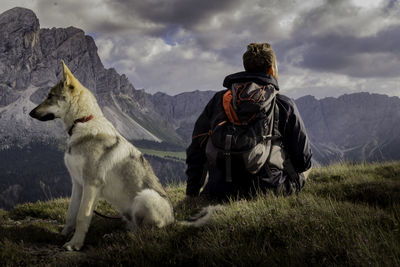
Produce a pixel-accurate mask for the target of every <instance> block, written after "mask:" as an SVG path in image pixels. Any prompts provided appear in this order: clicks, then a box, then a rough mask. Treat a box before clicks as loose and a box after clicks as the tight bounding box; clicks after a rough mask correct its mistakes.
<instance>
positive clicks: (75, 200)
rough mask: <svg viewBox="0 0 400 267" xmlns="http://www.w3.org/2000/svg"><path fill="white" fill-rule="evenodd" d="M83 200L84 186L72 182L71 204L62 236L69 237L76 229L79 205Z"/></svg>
mask: <svg viewBox="0 0 400 267" xmlns="http://www.w3.org/2000/svg"><path fill="white" fill-rule="evenodd" d="M81 200H82V186H81V185H79V184H77V183H76V182H74V181H72V194H71V202H70V203H69V206H68V211H67V216H66V220H65V226H64V229H63V230H62V232H61V234H62V235H63V236H68V235H69V234H70V233H71V232H72V231H73V230H74V229H75V224H76V216H77V215H78V211H79V205H80V204H81Z"/></svg>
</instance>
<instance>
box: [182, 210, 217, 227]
mask: <svg viewBox="0 0 400 267" xmlns="http://www.w3.org/2000/svg"><path fill="white" fill-rule="evenodd" d="M221 209H222V206H221V205H211V206H207V207H204V208H203V209H201V211H199V212H198V213H197V214H195V215H194V216H192V217H190V218H189V219H187V220H184V221H177V223H178V224H181V225H185V226H191V227H201V226H204V225H206V224H207V223H208V222H209V221H210V219H211V215H212V214H213V213H214V212H215V211H218V210H221Z"/></svg>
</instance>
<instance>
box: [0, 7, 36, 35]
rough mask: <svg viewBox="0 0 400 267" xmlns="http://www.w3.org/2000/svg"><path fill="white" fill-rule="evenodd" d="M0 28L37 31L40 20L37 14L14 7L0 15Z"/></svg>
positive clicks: (10, 30) (11, 30)
mask: <svg viewBox="0 0 400 267" xmlns="http://www.w3.org/2000/svg"><path fill="white" fill-rule="evenodd" d="M0 27H1V28H3V29H4V27H6V28H7V29H9V31H8V32H10V33H11V32H13V31H15V30H24V31H26V30H28V31H36V30H37V29H39V19H38V18H37V17H36V14H35V13H34V12H33V11H32V10H30V9H27V8H23V7H14V8H12V9H9V10H7V11H5V12H3V13H1V14H0Z"/></svg>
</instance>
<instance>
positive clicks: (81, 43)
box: [0, 8, 180, 147]
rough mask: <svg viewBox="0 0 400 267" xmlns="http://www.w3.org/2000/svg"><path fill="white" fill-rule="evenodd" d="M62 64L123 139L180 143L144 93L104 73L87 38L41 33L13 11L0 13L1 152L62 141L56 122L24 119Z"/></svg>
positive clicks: (30, 18)
mask: <svg viewBox="0 0 400 267" xmlns="http://www.w3.org/2000/svg"><path fill="white" fill-rule="evenodd" d="M61 59H63V60H64V61H65V62H66V63H67V65H68V66H69V68H70V69H71V71H72V72H73V73H74V75H75V76H76V77H77V78H78V79H79V80H80V81H81V82H82V84H83V85H85V86H86V87H87V88H88V89H90V90H91V91H92V92H93V93H94V94H95V95H96V97H97V99H98V101H99V103H100V106H101V107H102V109H103V111H104V114H105V116H106V117H107V118H108V119H109V120H110V121H112V122H113V124H114V125H115V126H116V128H117V129H118V130H119V131H120V132H121V133H122V134H123V135H124V136H125V137H126V138H128V139H146V140H153V141H162V140H166V141H170V142H179V140H180V138H179V136H178V135H177V134H176V133H175V131H174V128H173V126H172V125H170V124H168V123H167V122H166V121H165V120H163V119H162V117H161V116H160V115H158V113H156V112H155V111H154V109H153V108H152V106H151V102H150V101H149V100H148V99H147V98H148V97H149V96H148V95H147V94H145V93H144V92H143V91H141V90H136V89H135V88H134V86H133V85H132V84H131V83H130V82H129V80H128V79H127V77H126V76H125V75H119V74H118V73H117V72H116V71H115V70H114V69H105V68H104V66H103V64H102V63H101V60H100V58H99V56H98V54H97V47H96V44H95V42H94V40H93V38H92V37H90V36H87V35H85V33H84V32H83V31H82V30H80V29H77V28H74V27H69V28H66V29H60V28H52V29H40V26H39V20H38V18H37V17H36V15H35V14H34V13H33V12H32V11H31V10H29V9H24V8H13V9H11V10H8V11H6V12H4V13H2V14H0V118H1V122H0V128H1V129H3V130H1V131H0V138H1V140H2V141H1V142H0V143H1V145H2V147H4V146H8V145H10V143H18V144H26V143H28V142H29V141H31V140H32V139H40V140H45V139H48V138H57V139H62V138H64V137H65V136H66V134H65V132H64V130H63V129H62V127H61V123H59V122H58V123H57V122H46V123H42V122H38V121H34V120H33V119H31V118H29V116H27V113H28V112H29V110H31V109H32V108H33V107H34V106H35V105H37V104H38V103H40V102H41V101H42V100H43V99H44V98H45V96H46V95H47V92H48V90H49V89H50V88H51V87H52V86H53V85H54V84H55V83H56V82H57V81H58V80H59V79H60V77H61V66H60V61H61ZM4 129H7V130H4Z"/></svg>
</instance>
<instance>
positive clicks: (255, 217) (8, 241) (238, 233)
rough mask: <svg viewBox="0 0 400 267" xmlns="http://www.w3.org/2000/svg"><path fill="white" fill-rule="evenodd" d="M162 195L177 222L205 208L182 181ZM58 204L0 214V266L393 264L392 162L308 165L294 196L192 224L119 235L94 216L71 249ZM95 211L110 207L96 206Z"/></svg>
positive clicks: (397, 183)
mask: <svg viewBox="0 0 400 267" xmlns="http://www.w3.org/2000/svg"><path fill="white" fill-rule="evenodd" d="M167 191H168V193H169V195H170V197H171V199H172V201H173V204H174V207H175V211H176V215H177V217H178V218H179V219H183V218H187V217H188V216H189V214H192V213H194V212H195V211H196V210H198V209H199V207H200V206H204V205H207V204H208V203H206V202H205V201H204V200H201V199H199V200H184V185H170V186H168V187H167ZM67 203H68V200H67V199H56V200H51V201H48V202H37V203H26V204H23V205H18V206H16V207H14V208H13V209H12V210H11V211H9V212H5V211H1V210H0V245H1V247H2V250H0V262H1V263H2V265H3V266H7V265H15V266H16V265H50V266H60V265H61V266H73V265H96V266H109V265H135V266H160V265H163V266H172V265H174V266H188V265H190V266H198V265H201V266H225V265H236V266H270V265H272V266H293V265H312V266H321V265H324V266H332V265H336V266H366V265H373V266H399V265H400V162H392V163H380V164H372V165H368V164H360V165H339V164H336V165H331V166H328V167H325V168H317V169H315V170H314V171H313V172H312V174H311V176H310V180H309V182H308V184H307V186H306V187H305V190H304V191H303V192H301V193H300V194H299V195H298V196H290V197H280V196H279V197H276V196H273V195H262V194H259V195H257V196H255V197H254V198H253V199H248V200H245V199H242V200H238V201H230V202H227V203H224V204H223V205H222V206H223V208H222V210H221V211H219V212H218V213H216V214H214V216H213V217H212V220H211V222H210V224H209V225H207V226H204V227H202V228H199V229H193V228H187V227H183V226H180V225H177V224H173V225H171V226H169V227H167V228H164V229H141V230H138V231H136V232H127V231H126V230H124V227H123V223H122V222H120V221H113V220H105V219H103V218H99V217H94V219H93V221H92V224H91V228H90V230H89V233H88V235H87V241H86V246H85V247H84V248H83V251H81V252H65V251H63V250H62V249H61V248H60V247H61V246H62V244H63V242H65V240H64V239H63V238H62V237H61V236H60V235H59V232H60V230H61V229H62V225H63V223H64V220H65V212H66V209H67V205H68V204H67ZM97 209H98V210H101V211H103V212H105V213H112V208H111V207H110V206H108V205H107V204H106V203H102V204H101V205H100V206H99V207H98V208H97Z"/></svg>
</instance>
